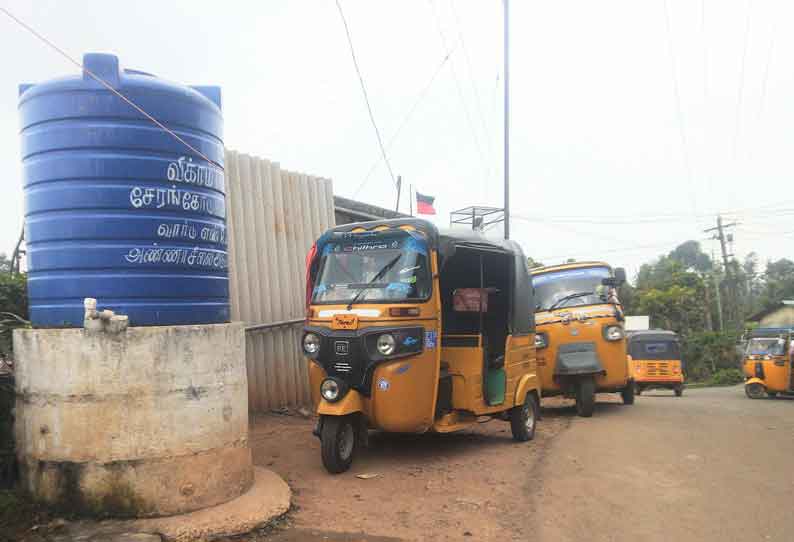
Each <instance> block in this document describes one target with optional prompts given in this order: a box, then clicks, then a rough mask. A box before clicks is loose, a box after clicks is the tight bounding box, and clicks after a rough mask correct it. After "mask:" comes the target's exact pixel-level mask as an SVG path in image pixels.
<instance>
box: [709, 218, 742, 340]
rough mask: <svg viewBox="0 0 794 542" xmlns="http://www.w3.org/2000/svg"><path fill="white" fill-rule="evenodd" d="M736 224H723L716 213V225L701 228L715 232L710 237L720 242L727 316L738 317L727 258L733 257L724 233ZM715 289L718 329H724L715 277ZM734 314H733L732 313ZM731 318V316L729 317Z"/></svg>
mask: <svg viewBox="0 0 794 542" xmlns="http://www.w3.org/2000/svg"><path fill="white" fill-rule="evenodd" d="M737 225H738V222H731V223H730V224H724V223H723V222H722V216H721V215H717V227H715V228H709V229H707V230H703V232H704V233H710V232H716V233H715V234H714V235H713V236H712V237H711V238H712V239H716V240H718V241H719V242H720V251H721V252H722V264H723V266H724V267H725V277H726V278H727V280H728V291H729V292H730V294H731V295H730V297H731V298H732V299H730V310H729V316H730V317H736V318H738V301H737V296H736V278H735V277H734V276H733V266H732V265H731V261H730V260H729V258H732V257H733V254H729V253H728V239H727V237H728V236H727V235H726V234H725V230H726V229H728V228H733V227H735V226H737ZM715 289H716V290H717V307H718V308H719V312H720V331H723V330H724V327H723V321H722V303H721V300H720V288H719V284H717V283H716V278H715ZM734 312H735V313H736V314H733V313H734ZM730 319H733V318H730Z"/></svg>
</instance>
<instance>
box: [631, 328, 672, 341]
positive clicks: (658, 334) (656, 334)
mask: <svg viewBox="0 0 794 542" xmlns="http://www.w3.org/2000/svg"><path fill="white" fill-rule="evenodd" d="M628 339H629V342H631V341H635V340H636V341H639V340H643V341H676V342H677V341H678V340H679V338H678V333H676V332H674V331H669V330H667V329H640V330H637V331H630V332H629V333H628Z"/></svg>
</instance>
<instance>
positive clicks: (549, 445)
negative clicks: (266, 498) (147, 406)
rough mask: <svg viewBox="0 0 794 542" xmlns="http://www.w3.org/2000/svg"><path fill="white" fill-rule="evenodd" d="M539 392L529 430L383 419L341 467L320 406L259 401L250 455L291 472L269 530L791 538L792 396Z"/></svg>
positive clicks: (372, 535)
mask: <svg viewBox="0 0 794 542" xmlns="http://www.w3.org/2000/svg"><path fill="white" fill-rule="evenodd" d="M543 403H544V408H543V415H544V418H543V420H542V421H541V422H540V423H539V425H538V431H537V435H536V437H535V440H534V441H532V442H530V443H525V444H519V443H515V442H513V440H512V439H511V436H510V428H509V426H508V425H507V424H506V423H503V422H498V421H492V422H489V423H487V424H482V425H479V426H477V427H475V428H472V429H471V430H468V431H464V432H462V433H457V434H452V435H422V436H402V435H385V434H384V435H375V436H374V438H372V441H373V442H372V447H371V449H368V450H365V451H363V452H362V453H361V454H360V455H359V456H358V457H357V459H356V462H355V463H354V465H353V469H352V470H351V471H350V472H348V473H345V474H342V475H337V476H331V475H329V474H327V473H326V472H325V470H324V469H323V467H322V464H321V462H320V450H319V441H318V440H317V439H316V438H315V437H314V436H312V435H311V429H312V426H313V423H314V422H313V421H312V420H306V419H303V418H300V417H296V416H275V415H273V416H262V417H257V418H256V419H255V420H254V421H253V424H252V431H251V441H252V446H253V449H254V460H255V462H256V463H258V464H260V465H263V466H266V467H268V468H271V469H273V470H275V471H276V472H277V473H279V474H280V475H282V476H283V477H284V478H285V479H287V481H288V482H289V484H290V485H291V486H292V488H293V490H294V499H293V500H294V502H295V505H296V510H295V511H294V512H293V513H292V514H290V517H289V525H288V528H286V529H280V530H276V532H275V533H270V534H269V537H270V538H268V540H269V541H271V542H297V541H299V540H309V541H312V540H328V541H331V542H359V541H361V542H363V541H368V542H381V541H390V540H445V541H451V540H477V541H480V540H486V541H488V540H499V541H503V540H540V541H549V542H551V541H555V542H557V541H561V542H568V541H588V542H589V541H595V542H599V541H617V542H622V541H629V540H630V541H632V542H633V541H635V540H643V541H668V540H682V541H689V540H692V541H695V540H697V541H733V540H735V541H742V542H745V541H790V540H792V539H793V538H792V533H794V514H792V512H791V510H792V509H791V503H792V502H793V501H794V468H792V465H794V400H790V399H781V398H778V399H770V400H756V401H753V400H750V399H747V398H746V397H745V395H744V392H743V390H742V387H741V386H736V387H729V388H707V389H698V390H687V391H686V392H685V394H684V396H683V397H681V398H676V397H674V396H673V394H672V392H669V391H658V392H657V391H651V392H646V393H643V395H642V396H641V397H637V400H636V404H635V405H633V406H624V405H622V404H620V399H619V396H617V395H603V396H599V403H598V405H597V408H596V412H595V415H594V416H593V417H592V418H590V419H585V418H579V417H577V416H576V414H575V411H574V409H573V408H572V406H570V405H571V404H572V403H571V402H570V401H566V400H562V399H550V400H549V399H547V400H544V401H543ZM357 474H377V477H374V478H370V479H366V480H364V479H360V478H357V477H356V475H357ZM250 540H255V538H251V539H250Z"/></svg>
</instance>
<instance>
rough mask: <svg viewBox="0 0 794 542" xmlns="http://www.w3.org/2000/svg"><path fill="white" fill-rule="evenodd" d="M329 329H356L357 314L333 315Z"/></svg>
mask: <svg viewBox="0 0 794 542" xmlns="http://www.w3.org/2000/svg"><path fill="white" fill-rule="evenodd" d="M331 329H358V315H357V314H335V315H334V319H333V321H332V322H331Z"/></svg>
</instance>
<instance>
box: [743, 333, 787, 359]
mask: <svg viewBox="0 0 794 542" xmlns="http://www.w3.org/2000/svg"><path fill="white" fill-rule="evenodd" d="M785 345H786V341H784V340H783V339H778V338H775V337H764V338H761V337H756V338H754V339H750V342H748V343H747V355H748V356H760V355H768V356H782V355H783V354H784V353H785V352H784V348H785Z"/></svg>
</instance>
